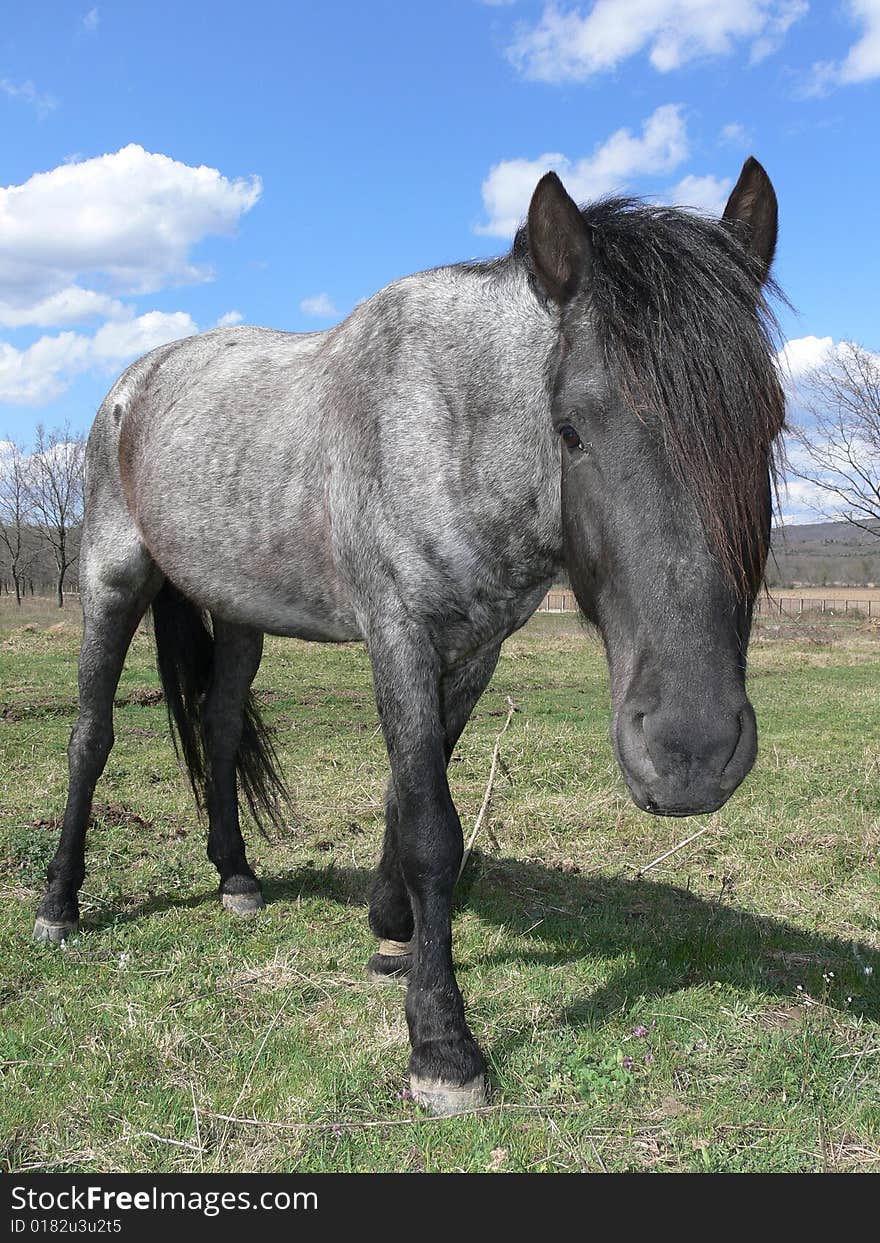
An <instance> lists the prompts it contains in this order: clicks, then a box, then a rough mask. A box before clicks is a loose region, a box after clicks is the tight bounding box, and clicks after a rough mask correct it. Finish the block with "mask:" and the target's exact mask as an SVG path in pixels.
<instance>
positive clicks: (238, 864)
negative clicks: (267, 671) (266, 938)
mask: <svg viewBox="0 0 880 1243" xmlns="http://www.w3.org/2000/svg"><path fill="white" fill-rule="evenodd" d="M213 621H214V669H213V673H212V676H211V685H210V688H209V690H208V694H207V696H206V698H205V706H204V710H203V715H202V724H203V729H204V740H205V755H206V760H207V764H206V771H207V783H206V789H205V801H206V803H207V808H208V825H209V828H208V858H209V859H210V860H211V862H212V863H213V864H214V866H215V867H216V869H217V871H218V872H219V873H220V899H221V901H222V903H223V906H224V907H225V908H226V909H227V910H228V911H233V912H234V913H235V914H236V915H252V914H254V912H255V911H258V910H259V909H260V908H261V907H262V906H264V905H265V904H264V902H263V895H262V893H261V891H260V884H259V881H258V880H257V878H256V877H255V876H254V874H253V872H252V871H251V867H250V864H249V863H248V861H247V857H246V855H245V848H244V839H243V838H242V836H241V829H240V827H239V819H238V789H237V781H236V763H237V760H238V758H239V749H240V747H241V744H242V738H243V734H244V730H245V726H246V716H245V714H246V711H247V706H248V696H249V694H250V688H251V683H252V682H253V680H254V678H255V677H256V676H257V670H258V669H259V667H260V659H261V657H262V654H263V636H262V634H261V632H260V631H259V630H250V629H248V628H247V627H245V626H236V625H232V624H230V623H228V622H224V621H222V620H221V619H219V618H216V617H215V618H214V619H213Z"/></svg>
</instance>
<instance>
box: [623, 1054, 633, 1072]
mask: <svg viewBox="0 0 880 1243" xmlns="http://www.w3.org/2000/svg"><path fill="white" fill-rule="evenodd" d="M632 1068H633V1060H632V1058H631V1057H625V1058H624V1059H623V1069H624V1070H632Z"/></svg>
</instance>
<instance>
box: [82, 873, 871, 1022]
mask: <svg viewBox="0 0 880 1243" xmlns="http://www.w3.org/2000/svg"><path fill="white" fill-rule="evenodd" d="M371 878H372V873H371V872H370V871H368V870H367V869H365V868H358V867H336V866H335V865H333V864H331V865H330V866H328V867H326V868H315V867H304V868H299V869H296V870H294V871H292V872H290V873H288V874H285V875H283V876H276V877H270V878H267V879H266V880H265V881H264V890H265V894H266V898H267V901H268V902H269V903H272V902H289V901H295V900H296V899H298V898H301V897H304V896H306V897H316V898H321V899H323V900H325V901H326V900H330V901H333V902H337V903H339V904H341V905H345V906H359V907H363V906H365V905H366V903H367V900H368V894H369V888H370V883H371ZM207 901H216V895H215V894H208V893H205V894H199V895H196V896H191V897H187V898H181V897H175V896H171V895H164V896H157V897H155V898H151V899H150V900H149V901H148V902H146V903H144V904H142V905H140V906H138V907H136V908H134V909H131V910H129V911H127V912H125V914H117V915H116V916H111V915H110V914H109V912H108V913H103V914H102V915H101V916H98V918H97V919H95V920H93V921H90V922H91V923H92V926H93V927H96V928H97V927H101V926H104V925H107V924H110V923H111V922H128V921H129V920H132V919H138V918H141V917H144V916H146V915H148V914H151V913H154V912H156V911H160V910H162V909H169V908H173V907H195V906H198V905H200V904H202V903H203V902H207ZM464 910H468V911H470V912H472V913H473V914H475V915H476V916H477V917H478V918H479V919H480V920H482V921H484V922H485V923H487V924H492V925H495V926H503V927H505V928H506V929H507V930H508V931H509V932H510V933H511V934H513V937H512V939H513V940H514V942H516V941H519V946H514V947H513V948H511V949H504V950H501V951H489V952H487V953H486V954H485V955H484V956H480V954H479V953H477V954H476V956H475V955H473V954H471V955H470V956H469V958H468V961H467V962H465V963H464V964H462V966H461V967H460V968H459V975H460V977H461V978H462V982H463V983H464V984H465V987H466V977H467V975H468V974H469V972H470V971H471V970H473V969H474V968H475V967H476V968H479V967H481V966H486V965H488V966H491V965H492V964H499V963H501V962H505V961H510V960H511V959H516V960H519V961H521V962H523V963H526V964H527V963H529V962H533V963H536V964H538V963H543V964H551V965H552V964H555V963H565V962H574V961H577V960H579V959H582V958H583V957H584V956H587V955H595V956H596V957H597V958H601V959H605V960H608V961H610V962H611V963H612V969H611V972H610V975H609V976H608V978H607V980H606V982H605V983H604V984H602V985H601V986H599V987H598V988H597V989H595V990H594V991H593V992H591V993H590V994H589V995H588V996H585V997H584V998H583V999H582V1000H580V1001H578V1002H577V1003H575V1004H574V1005H570V1006H568V1007H567V1008H566V1009H565V1010H564V1011H563V1014H562V1021H563V1022H564V1023H566V1024H570V1025H572V1026H594V1025H598V1024H601V1023H602V1022H603V1021H604V1020H605V1019H606V1018H607V1017H609V1016H610V1015H611V1014H613V1013H614V1012H615V1011H617V1010H619V1009H620V1008H621V1007H623V1006H626V1005H627V1004H628V1003H631V1002H632V1001H633V1000H635V999H636V998H646V999H647V998H652V997H661V996H665V995H669V994H671V993H675V992H677V991H678V990H679V989H682V988H686V987H693V986H699V985H701V984H702V985H716V984H720V985H727V986H731V987H733V988H735V989H738V990H741V991H744V992H758V993H761V994H764V995H766V996H768V997H772V998H775V999H783V1000H785V1001H786V1002H788V1003H791V1002H794V1001H795V1000H797V999H801V1000H807V1001H808V1000H809V999H810V998H812V999H818V1000H821V1001H822V1002H823V1003H824V1004H826V1005H828V1006H831V1007H834V1008H837V1009H840V1010H844V1011H846V1012H848V1013H853V1014H861V1015H864V1016H865V1017H866V1018H868V1019H872V1020H880V949H877V948H876V947H874V946H871V945H868V944H867V943H864V942H860V941H851V940H846V939H844V938H842V937H830V936H823V935H821V934H818V933H815V932H809V931H806V930H804V929H803V928H799V927H797V926H796V925H795V924H792V923H788V922H786V921H784V920H777V919H773V918H771V917H770V916H767V915H757V914H754V913H753V912H751V911H746V910H743V909H742V908H740V907H737V906H736V905H735V904H733V903H732V902H731V901H729V900H727V899H726V898H725V897H724V896H723V895H722V896H719V898H717V899H714V900H713V899H709V898H704V897H697V896H696V895H694V894H692V893H690V892H689V891H687V890H685V889H680V888H677V887H676V886H674V885H668V884H664V883H662V882H660V881H654V880H650V879H648V878H645V877H632V878H629V877H625V876H614V875H605V874H602V873H581V872H575V871H572V870H569V869H562V868H553V867H549V866H547V865H544V864H539V863H532V862H523V861H520V860H517V859H511V858H502V857H497V856H489V855H483V854H479V853H475V854H474V856H473V858H472V859H471V861H470V863H469V865H468V869H467V871H466V872H465V875H464V878H463V880H462V882H461V883H460V885H459V889H458V892H457V895H456V912H457V913H459V914H460V913H461V912H463V911H464ZM524 941H525V943H524ZM617 964H619V965H617ZM798 986H800V988H799V987H798Z"/></svg>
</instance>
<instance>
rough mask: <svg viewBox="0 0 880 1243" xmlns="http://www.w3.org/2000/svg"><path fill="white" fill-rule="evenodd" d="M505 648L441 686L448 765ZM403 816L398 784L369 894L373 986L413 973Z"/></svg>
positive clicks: (390, 797) (389, 799)
mask: <svg viewBox="0 0 880 1243" xmlns="http://www.w3.org/2000/svg"><path fill="white" fill-rule="evenodd" d="M500 651H501V648H500V647H494V648H492V649H491V650H489V651H487V652H485V653H483V654H482V655H481V656H478V657H476V658H475V659H473V660H471V661H468V663H467V664H465V665H462V666H460V667H459V668H458V669H454V670H452V671H450V672H449V673H448V674H446V676H445V677H444V678H443V679H442V680H441V683H440V707H441V711H442V714H443V726H444V731H445V747H446V763H447V764H448V763H449V761H450V759H451V758H452V753H453V751H454V750H455V747H456V744H457V742H458V740H459V738H460V737H461V734H462V731H463V730H464V727H465V726H466V725H467V723H468V721H469V720H470V718H471V713H472V712H473V710H474V708H475V706H476V704H477V700H478V699H479V698H480V696H481V695H482V693H483V691H484V690H485V689H486V687H487V686H488V684H489V681H490V679H491V677H492V674H493V673H494V672H495V666H496V665H497V664H498V655H499V652H500ZM397 832H398V812H397V796H396V794H395V791H394V780H393V779H392V780H391V781H389V783H388V790H387V792H386V795H385V840H384V843H383V846H382V858H381V860H380V862H379V867H378V869H377V871H376V878H375V880H374V882H373V890H372V893H371V895H370V927H371V928H372V930H373V932H374V933H375V934H376V936H377V937H378V938H379V948H378V950H377V951H376V953H375V954H373V956H372V958H371V959H370V961H369V962H368V963H367V977H368V978H369V979H370V980H372V981H373V983H374V984H386V983H391V982H393V981H395V980H399V979H401V978H403V977H404V976H406V975H408V974H409V972H410V971H411V970H412V965H413V959H412V947H411V942H412V934H413V913H412V904H411V902H410V898H409V892H408V890H407V887H406V882H405V881H404V879H403V872H402V871H401V867H400V856H399V850H398V842H397Z"/></svg>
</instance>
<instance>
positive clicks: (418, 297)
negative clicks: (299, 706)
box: [35, 159, 784, 1113]
mask: <svg viewBox="0 0 880 1243" xmlns="http://www.w3.org/2000/svg"><path fill="white" fill-rule="evenodd" d="M776 214H777V213H776V196H775V194H774V191H773V188H772V186H771V184H770V181H769V179H768V177H767V175H766V173H765V172H764V170H763V168H762V167H761V166H760V165H759V164H758V163H757V162H756V161H755V160H753V159H750V160H748V161H747V162H746V164H745V165H744V167H743V171H742V174H741V176H740V179H739V181H738V183H737V185H736V187H735V189H734V191H733V193H732V195H731V197H730V201H729V203H728V205H727V208H726V210H725V212H724V217H723V219H722V220H721V221H709V220H705V219H702V218H700V217H698V216H696V215H693V214H690V213H687V212H683V211H679V210H676V209H672V208H660V207H651V206H647V205H644V204H642V203H639V202H637V201H632V200H624V199H607V200H603V201H601V202H599V203H596V204H593V205H591V206H588V207H586V208H583V209H581V208H578V207H577V206H576V205H575V203H574V202H573V201H572V200H571V199H570V198H569V196H568V195H567V193H566V192H565V189H564V188H563V186H562V184H561V182H560V181H559V179H558V178H557V177H556V176H555V175H554V174H552V173H548V174H547V175H546V176H545V177H544V178H543V179H542V180H541V181H540V183H539V184H538V186H537V188H536V190H535V193H534V196H533V198H532V202H531V205H530V208H529V215H528V222H527V224H526V226H524V227H523V229H521V230H520V232H519V234H518V235H517V238H516V240H515V242H514V245H513V247H512V249H511V251H510V252H509V253H508V254H507V255H505V256H504V257H502V258H499V259H495V260H491V261H489V262H484V263H469V264H461V265H455V266H451V267H443V268H438V269H436V270H434V271H430V272H423V273H420V274H419V275H416V276H409V277H406V278H405V279H403V280H400V281H396V282H395V283H394V284H392V285H390V286H389V287H388V288H386V289H384V290H382V291H381V292H380V293H378V294H376V296H375V297H373V298H371V299H370V300H369V301H368V302H366V303H364V304H363V305H361V306H359V307H357V308H356V309H355V311H354V312H353V313H352V314H351V315H350V316H349V317H348V319H346V320H345V321H344V322H343V323H341V324H339V325H338V326H337V327H335V328H331V329H329V330H328V331H326V332H321V333H309V334H303V335H291V334H288V333H283V332H274V331H271V330H269V329H264V328H245V327H235V328H222V329H216V330H214V331H212V332H208V333H205V334H203V335H202V336H198V337H190V338H188V339H186V340H184V341H178V342H175V343H173V344H170V345H165V346H162V347H160V348H159V349H157V350H154V351H152V352H151V353H150V354H148V355H146V356H145V357H144V358H142V359H140V360H139V361H138V362H136V363H134V364H133V365H132V366H131V367H129V368H128V370H127V371H126V372H125V374H124V375H123V376H122V378H121V379H120V380H119V381H118V382H117V383H116V384H115V385H114V387H113V388H112V390H111V391H110V393H109V395H108V396H107V398H106V400H105V401H104V403H103V405H102V406H101V409H100V411H99V412H98V416H97V418H96V420H95V424H94V427H93V428H92V432H91V435H90V437H89V442H88V458H87V487H86V494H87V503H86V518H85V527H84V533H83V545H82V561H81V571H80V577H81V592H82V603H83V612H84V616H85V629H84V635H83V645H82V655H81V659H80V667H79V692H80V710H79V717H78V720H77V723H76V725H75V727H74V729H73V733H72V736H71V740H70V746H69V749H68V754H69V760H70V788H69V794H68V802H67V808H66V811H65V816H64V825H63V830H62V833H61V841H60V845H59V847H58V851H57V853H56V855H55V858H54V860H53V862H52V864H51V866H50V868H49V885H48V891H47V893H46V895H45V897H44V898H43V901H42V902H41V904H40V908H39V914H38V917H37V922H36V927H35V936H36V937H37V938H39V939H42V940H48V941H60V940H62V939H64V938H65V937H67V936H69V935H70V934H71V933H72V932H73V931H74V930H75V929H76V928H77V926H78V918H79V909H78V902H77V893H78V890H79V887H80V885H81V884H82V881H83V878H84V875H85V865H84V855H85V834H86V824H87V821H88V817H89V811H90V806H91V800H92V795H93V792H94V788H95V783H96V782H97V780H98V778H99V776H100V775H101V773H102V771H103V769H104V765H105V763H106V761H107V757H108V755H109V752H110V748H111V746H112V743H113V723H112V716H113V697H114V692H115V689H116V685H117V681H118V679H119V675H120V671H121V669H122V666H123V661H124V659H125V655H126V652H127V650H128V647H129V644H130V642H131V639H132V636H133V634H134V632H135V629H136V627H137V625H138V623H139V622H140V620H141V618H142V617H143V616H144V614H145V612H146V610H147V609H148V608H149V607H150V606H151V605H152V609H153V615H154V624H155V630H156V640H157V648H158V657H159V668H160V673H161V676H162V681H163V686H164V688H165V694H166V699H167V703H168V706H169V714H170V716H171V718H172V724H173V725H174V726H175V728H176V734H177V738H178V739H179V744H180V747H181V749H182V751H183V755H184V758H185V760H186V764H187V766H188V769H189V773H190V777H191V780H192V782H193V786H194V789H195V790H196V795H197V798H199V799H200V800H201V799H203V800H204V803H205V805H206V807H207V814H208V822H209V831H208V855H209V857H210V858H211V860H212V861H213V862H214V864H215V865H216V867H217V869H218V871H219V873H220V895H221V898H222V902H223V905H224V906H225V907H226V908H228V909H229V910H230V911H233V912H236V913H238V914H242V915H244V914H249V913H251V912H253V911H255V910H257V909H258V908H259V907H260V906H262V905H263V899H262V896H261V891H260V885H259V883H258V881H257V879H256V878H255V876H254V874H253V872H252V871H251V868H250V866H249V864H248V862H247V859H246V857H245V848H244V842H243V840H242V836H241V832H240V829H239V814H238V786H239V785H240V788H241V791H242V792H243V793H244V794H245V795H246V797H247V800H248V802H249V803H250V805H251V808H252V810H253V811H254V813H255V814H256V815H257V816H259V815H260V814H269V815H270V816H272V815H275V814H277V808H278V797H277V796H278V795H279V794H280V793H281V792H282V790H283V784H284V783H283V779H282V777H281V776H280V773H279V769H278V764H277V758H276V757H275V754H274V752H273V750H272V745H271V741H270V739H269V737H268V735H267V734H266V733H265V731H264V730H263V728H262V726H261V724H260V720H259V717H258V715H257V713H256V710H255V707H254V703H253V699H252V696H251V683H252V681H253V679H254V676H255V675H256V672H257V668H258V666H259V663H260V656H261V652H262V645H263V634H264V633H270V634H276V635H293V636H297V637H299V638H304V639H314V640H317V641H321V642H346V641H349V640H353V639H360V640H363V641H364V643H365V644H366V646H367V649H368V652H369V656H370V660H371V662H372V668H373V676H374V682H375V693H376V700H377V704H378V710H379V716H380V719H381V723H382V729H383V731H384V736H385V741H386V744H387V748H388V755H389V759H390V763H391V774H392V775H391V781H390V784H389V788H388V794H387V806H386V816H387V827H386V831H385V842H384V849H383V854H382V859H381V862H380V864H379V870H378V876H377V879H376V882H375V885H374V889H373V893H372V898H371V904H370V925H371V927H372V929H373V931H374V933H375V934H376V936H377V937H378V938H379V941H380V944H379V947H378V952H377V953H376V954H374V955H373V957H372V959H371V960H370V964H369V972H370V975H371V977H372V978H373V979H387V978H389V977H391V978H393V977H394V976H399V975H401V974H404V973H408V975H409V986H408V991H407V999H406V1014H407V1019H408V1022H409V1030H410V1036H411V1041H412V1056H411V1059H410V1074H411V1083H412V1091H413V1093H414V1095H415V1097H416V1098H417V1099H418V1100H420V1101H421V1102H423V1103H424V1104H425V1105H426V1106H427V1107H429V1108H430V1109H433V1110H434V1111H435V1112H438V1113H451V1112H455V1111H457V1110H461V1109H464V1108H468V1107H471V1106H473V1105H475V1104H478V1103H480V1102H481V1101H483V1099H484V1096H485V1083H484V1072H485V1066H484V1061H483V1057H482V1054H481V1053H480V1050H479V1048H478V1046H477V1043H476V1041H475V1040H474V1038H473V1036H472V1035H471V1032H470V1031H469V1029H468V1026H467V1023H466V1021H465V1015H464V1007H463V1003H462V997H461V993H460V992H459V989H458V986H457V984H456V980H455V975H454V972H453V966H452V931H451V917H450V909H451V901H452V892H453V886H454V884H455V880H456V876H457V872H458V868H459V863H460V859H461V855H462V832H461V825H460V823H459V818H458V815H457V813H456V810H455V807H454V805H453V803H452V799H451V798H450V794H449V787H448V784H447V777H446V770H447V764H448V762H449V758H450V755H451V753H452V750H453V748H454V747H455V745H456V742H457V740H458V738H459V735H460V734H461V732H462V730H463V728H464V726H465V724H466V722H467V720H468V718H469V717H470V715H471V713H472V711H473V708H474V705H475V704H476V702H477V700H478V698H479V696H480V694H481V693H482V691H483V689H484V688H485V686H486V684H487V683H488V681H489V679H490V677H491V676H492V671H493V670H494V668H495V664H496V662H497V660H498V653H499V649H500V646H501V643H502V642H503V640H504V639H505V638H506V637H507V636H508V635H509V634H510V633H511V632H512V631H514V630H516V629H517V627H519V626H522V624H523V623H524V622H525V621H526V619H527V618H528V617H529V615H530V614H531V613H532V612H533V611H534V609H535V608H536V606H537V605H538V603H539V601H540V600H541V598H542V596H543V595H544V593H545V591H546V590H547V588H548V586H549V585H550V584H551V583H552V582H553V581H554V578H555V576H556V575H557V574H558V573H559V572H560V570H561V569H563V568H564V569H565V570H566V571H567V572H568V574H569V576H570V579H571V582H572V585H573V587H574V590H575V593H576V595H577V599H578V602H579V605H580V607H581V609H582V610H583V612H584V614H585V615H586V616H587V617H588V618H589V619H590V620H591V621H593V622H594V623H595V624H596V625H597V626H598V628H599V630H600V632H601V634H602V637H603V639H604V642H605V646H606V649H607V653H608V660H609V666H610V673H611V688H612V703H613V719H612V727H611V734H612V743H613V746H614V750H615V753H616V755H617V758H618V761H619V763H620V766H621V769H622V771H623V774H624V776H625V778H626V781H627V783H628V785H629V788H630V790H631V792H632V796H633V798H634V800H635V802H636V803H637V804H638V806H639V807H641V808H642V809H644V810H645V811H650V812H654V813H656V814H660V815H674V816H686V815H693V814H695V813H697V812H710V811H713V810H714V809H715V808H717V807H720V806H721V805H722V803H724V801H725V800H726V799H727V798H728V797H729V795H730V794H731V793H732V791H733V790H734V789H736V787H737V786H738V785H739V783H740V782H741V781H742V779H743V778H744V777H745V776H746V774H747V773H748V771H749V770H750V768H751V766H752V764H753V762H754V759H755V754H756V730H755V720H754V714H753V712H752V708H751V705H750V704H749V701H748V699H747V697H746V693H745V686H744V677H745V656H746V647H747V643H748V635H749V629H750V625H751V613H752V605H753V602H754V598H755V595H756V593H757V591H758V589H759V585H760V581H761V578H762V575H763V569H764V564H765V560H766V555H767V544H768V536H769V525H770V512H771V505H770V502H771V496H770V477H771V474H772V463H773V450H774V441H775V439H776V437H777V435H778V433H779V431H780V428H781V427H782V423H783V415H784V406H783V399H782V393H781V390H780V386H779V383H778V379H777V376H776V372H775V369H774V365H773V319H772V315H771V314H770V312H769V311H768V308H767V305H766V302H765V300H764V292H763V291H764V289H765V288H766V285H767V282H768V280H769V277H768V271H769V266H770V263H771V260H772V256H773V251H774V247H775V242H776ZM770 283H771V285H772V281H771V282H770Z"/></svg>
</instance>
